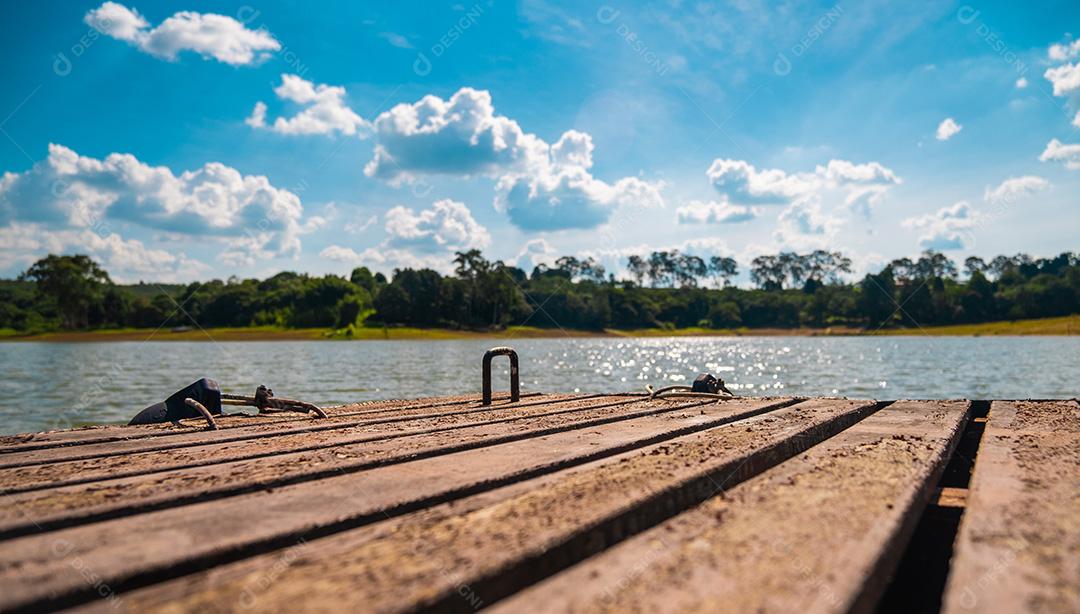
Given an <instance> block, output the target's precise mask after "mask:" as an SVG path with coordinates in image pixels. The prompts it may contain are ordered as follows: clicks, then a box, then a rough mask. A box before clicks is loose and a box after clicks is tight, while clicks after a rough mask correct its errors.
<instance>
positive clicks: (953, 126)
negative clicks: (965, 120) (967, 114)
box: [934, 117, 964, 141]
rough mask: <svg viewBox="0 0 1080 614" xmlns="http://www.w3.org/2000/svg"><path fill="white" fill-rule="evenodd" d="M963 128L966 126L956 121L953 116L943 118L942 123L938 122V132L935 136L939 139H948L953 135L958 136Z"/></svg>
mask: <svg viewBox="0 0 1080 614" xmlns="http://www.w3.org/2000/svg"><path fill="white" fill-rule="evenodd" d="M963 129H964V127H963V126H962V125H960V124H958V123H956V120H955V119H953V118H951V117H946V118H945V119H943V120H941V123H940V124H938V127H937V132H936V133H935V134H934V138H936V139H937V140H939V141H947V140H949V139H951V138H952V137H954V136H956V134H957V133H959V132H960V131H961V130H963Z"/></svg>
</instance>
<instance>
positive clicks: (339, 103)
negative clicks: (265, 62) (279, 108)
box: [244, 74, 371, 136]
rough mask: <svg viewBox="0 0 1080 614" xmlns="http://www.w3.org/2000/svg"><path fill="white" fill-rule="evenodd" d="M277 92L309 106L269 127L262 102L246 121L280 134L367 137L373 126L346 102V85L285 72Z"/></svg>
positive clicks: (279, 95) (256, 105) (282, 97)
mask: <svg viewBox="0 0 1080 614" xmlns="http://www.w3.org/2000/svg"><path fill="white" fill-rule="evenodd" d="M274 93H275V94H277V97H278V98H280V99H282V100H288V101H291V102H294V103H297V104H300V105H306V106H305V107H304V109H303V110H301V111H300V112H299V113H297V114H296V115H294V116H292V117H290V118H288V119H286V118H284V117H279V118H277V119H275V120H274V123H273V124H270V125H269V126H268V125H267V123H266V103H264V102H262V101H259V102H256V103H255V108H254V109H253V110H252V112H251V115H250V116H249V117H248V118H247V119H246V120H244V123H246V124H247V125H249V126H251V127H252V128H266V127H269V128H270V129H271V130H273V131H274V132H277V133H279V134H292V135H295V134H305V135H306V134H326V135H332V134H334V133H335V132H338V133H340V134H344V135H348V136H352V135H355V134H360V136H366V135H367V133H368V132H369V131H370V129H371V124H369V123H368V122H367V121H366V120H365V119H364V118H362V117H360V116H359V115H357V114H356V113H355V112H354V111H353V110H352V109H350V108H349V106H348V105H347V104H346V103H345V88H343V87H337V86H331V85H325V84H319V85H315V84H314V83H312V82H311V81H306V80H304V79H303V78H302V77H300V76H299V75H287V74H285V75H281V85H279V86H277V87H276V88H274Z"/></svg>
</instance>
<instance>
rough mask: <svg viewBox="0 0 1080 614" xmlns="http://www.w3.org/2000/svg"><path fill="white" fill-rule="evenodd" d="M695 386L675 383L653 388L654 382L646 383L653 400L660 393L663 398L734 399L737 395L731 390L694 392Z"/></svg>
mask: <svg viewBox="0 0 1080 614" xmlns="http://www.w3.org/2000/svg"><path fill="white" fill-rule="evenodd" d="M693 389H694V388H693V386H684V385H674V386H664V387H663V388H657V389H656V390H653V387H652V384H645V392H646V393H647V394H648V395H649V400H650V401H651V400H653V399H655V398H657V397H658V396H660V395H663V398H665V399H670V398H691V399H733V398H735V395H734V394H732V393H731V392H728V393H727V394H723V393H712V392H693Z"/></svg>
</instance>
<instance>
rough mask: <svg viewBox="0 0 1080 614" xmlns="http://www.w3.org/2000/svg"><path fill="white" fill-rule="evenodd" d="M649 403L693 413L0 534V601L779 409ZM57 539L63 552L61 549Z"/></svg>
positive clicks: (71, 598)
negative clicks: (29, 532) (1, 537)
mask: <svg viewBox="0 0 1080 614" xmlns="http://www.w3.org/2000/svg"><path fill="white" fill-rule="evenodd" d="M652 403H659V404H677V405H679V406H682V407H684V408H687V409H689V408H691V407H693V408H694V411H685V412H680V413H679V414H677V415H676V414H664V415H658V416H647V417H643V418H638V419H635V420H630V421H624V422H616V423H613V424H610V425H608V426H607V427H605V428H604V429H603V430H602V431H601V430H598V429H584V430H581V429H579V430H574V431H570V432H565V433H558V434H555V435H551V436H546V437H539V438H530V439H526V440H522V441H516V442H511V443H506V444H502V445H496V446H491V447H486V448H482V449H478V450H470V451H465V452H459V453H456V454H451V455H446V456H440V457H435V458H427V459H421V460H417V461H414V462H408V463H404V464H400V465H393V466H389V467H378V468H374V469H370V470H367V471H362V472H359V473H354V474H348V475H342V476H337V477H331V478H326V479H322V480H317V481H313V482H303V483H300V484H294V485H290V486H284V487H281V488H277V489H273V490H270V491H260V492H254V493H249V494H245V495H241V496H237V497H230V498H227V499H222V500H216V501H210V502H206V503H196V504H192V505H187V506H183V507H180V508H173V509H165V510H161V511H155V512H148V513H145V514H140V515H137V516H132V517H128V518H122V519H117V520H108V521H103V522H98V523H94V524H90V525H85V526H78V527H73V528H69V529H62V530H58V531H52V532H48V533H44V534H41V535H34V536H29V537H22V538H17V539H12V540H7V541H5V542H3V548H0V608H13V607H33V608H39V607H43V606H45V605H48V604H51V605H54V606H55V605H63V604H66V603H68V602H78V601H81V600H85V599H89V598H92V597H93V595H94V594H95V586H94V585H88V584H87V582H86V580H85V577H84V575H83V574H81V573H79V571H78V570H76V569H73V567H72V561H78V563H79V567H81V568H82V569H84V570H93V571H94V573H95V574H97V576H98V577H99V578H100V580H101V582H104V583H107V584H108V586H111V587H113V588H114V589H116V590H119V589H121V588H123V587H125V586H129V585H138V584H139V583H142V582H152V581H156V580H160V579H161V578H163V577H166V576H168V575H169V574H173V573H179V572H182V571H184V570H188V571H195V570H198V569H201V568H205V567H209V566H212V565H215V564H218V563H221V562H223V561H227V560H230V559H231V558H242V557H245V556H250V555H252V554H257V553H259V552H262V551H266V550H268V549H272V548H276V547H281V546H283V545H288V544H290V543H292V542H293V541H295V540H296V539H297V538H299V537H303V536H307V537H308V538H314V537H317V536H320V535H327V534H332V533H336V532H340V531H343V530H347V529H351V528H355V527H358V526H363V525H365V524H370V523H374V522H378V521H381V520H384V519H386V518H389V517H392V516H395V515H400V514H403V513H407V512H409V511H412V510H415V509H422V508H424V507H430V506H432V505H436V504H439V503H442V502H446V501H451V500H454V499H459V498H461V497H464V496H468V495H471V494H475V493H479V492H484V491H487V490H491V489H494V488H497V487H499V486H502V485H506V484H512V483H515V482H518V481H521V480H523V479H528V478H531V477H535V476H538V475H544V474H548V473H552V472H555V471H559V470H562V469H565V468H567V467H572V466H575V465H580V464H582V463H586V462H589V461H592V460H595V459H597V458H602V457H607V456H611V455H613V454H618V453H621V452H623V451H626V450H630V449H634V448H639V447H642V446H645V445H652V444H654V443H655V442H657V441H663V440H669V439H672V438H676V437H679V436H684V435H685V434H686V433H691V432H699V431H701V430H705V429H710V428H713V427H715V426H717V425H719V424H723V423H728V422H730V421H732V420H736V419H739V418H741V417H745V416H748V415H757V414H759V413H761V412H763V411H767V410H768V409H770V408H772V407H777V406H779V405H782V404H784V403H777V402H775V401H760V400H749V399H745V400H732V401H726V402H723V403H716V402H713V401H706V402H703V401H700V400H698V401H694V402H679V403H676V402H673V401H661V400H657V401H652ZM704 403H707V405H703V404H704ZM863 406H864V407H870V406H866V405H865V404H863ZM858 407H859V404H856V403H846V404H845V405H844V409H843V411H839V412H838V410H836V409H832V410H829V409H827V408H811V409H810V410H804V412H805V411H812V412H813V413H814V414H815V415H816V414H818V413H822V412H823V413H825V414H828V415H830V416H832V417H833V418H835V417H836V416H835V414H837V413H843V414H845V415H856V414H858V413H859V410H858V409H857V408H858ZM710 410H712V411H710ZM862 411H868V410H862ZM702 412H705V413H702ZM801 413H802V412H801ZM680 462H681V461H680ZM56 544H62V545H63V548H61V549H59V550H58V549H57V548H56Z"/></svg>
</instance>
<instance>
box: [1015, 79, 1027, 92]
mask: <svg viewBox="0 0 1080 614" xmlns="http://www.w3.org/2000/svg"><path fill="white" fill-rule="evenodd" d="M1027 86H1028V80H1027V79H1026V78H1024V77H1020V78H1019V79H1017V80H1016V89H1018V90H1022V89H1024V88H1025V87H1027Z"/></svg>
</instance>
